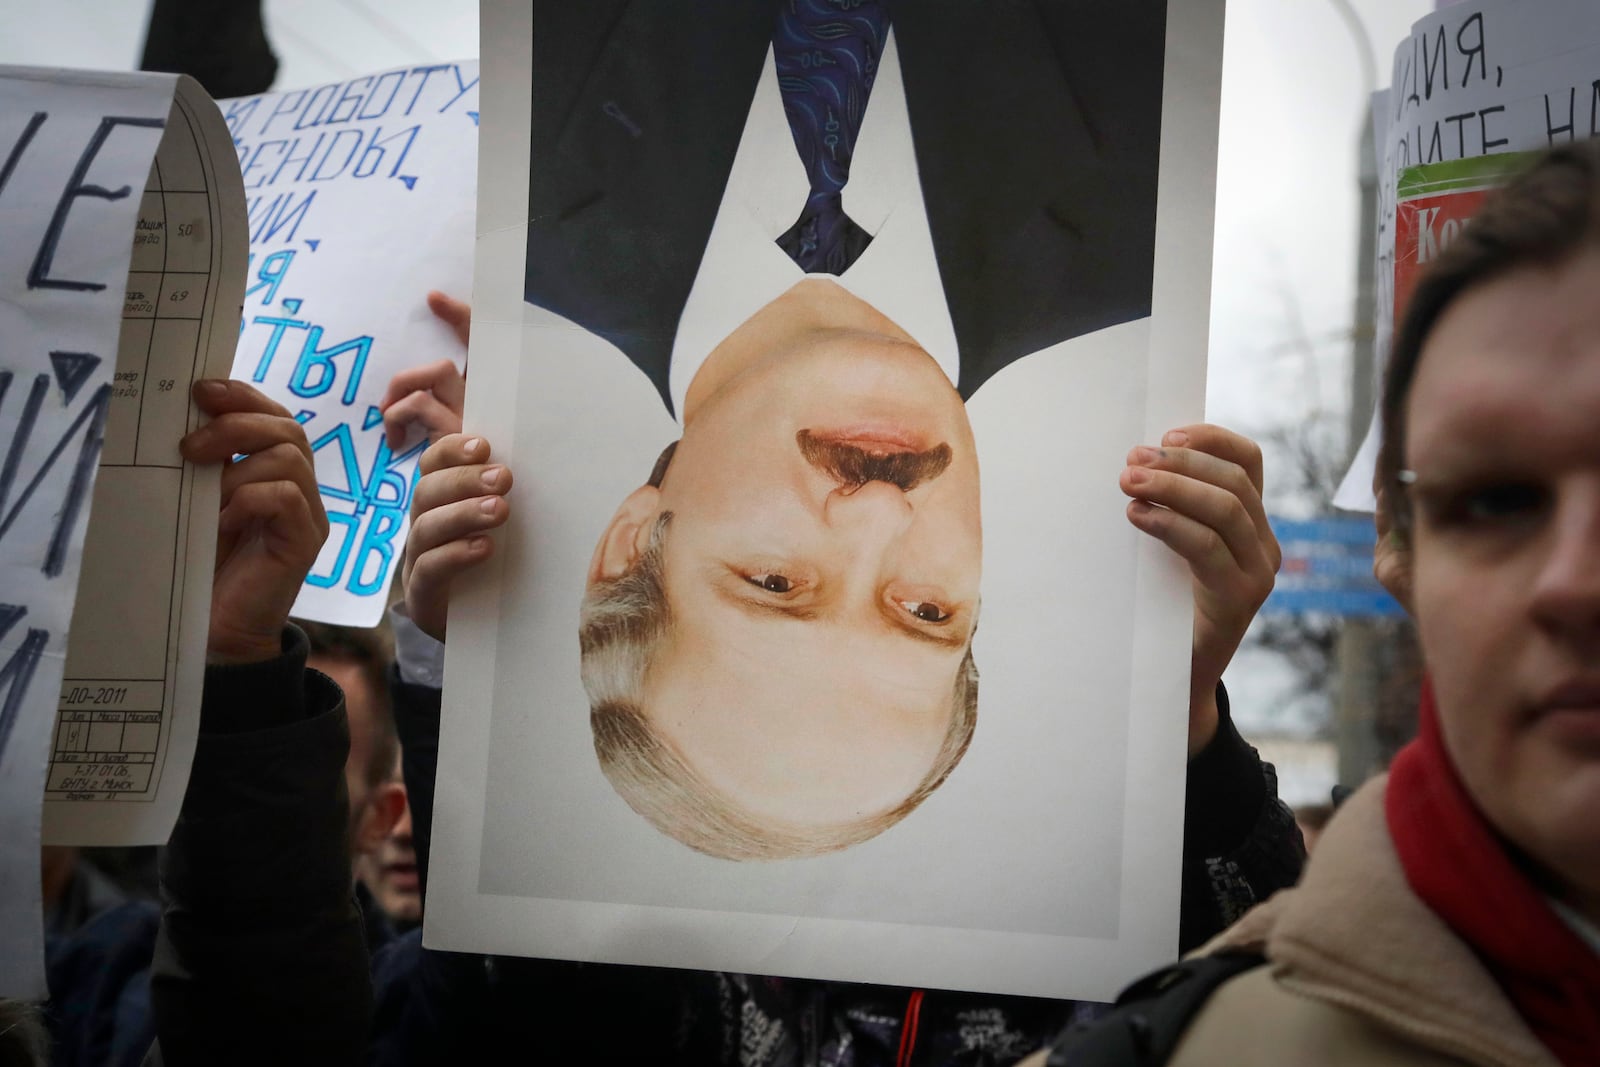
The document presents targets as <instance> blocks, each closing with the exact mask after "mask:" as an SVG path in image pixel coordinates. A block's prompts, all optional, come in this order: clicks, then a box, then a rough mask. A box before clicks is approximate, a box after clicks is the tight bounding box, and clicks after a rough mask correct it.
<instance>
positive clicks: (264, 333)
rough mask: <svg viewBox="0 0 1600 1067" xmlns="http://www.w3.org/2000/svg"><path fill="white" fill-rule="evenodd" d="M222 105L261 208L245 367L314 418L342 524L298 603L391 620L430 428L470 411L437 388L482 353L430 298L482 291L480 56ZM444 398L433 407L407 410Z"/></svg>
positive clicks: (238, 369)
mask: <svg viewBox="0 0 1600 1067" xmlns="http://www.w3.org/2000/svg"><path fill="white" fill-rule="evenodd" d="M220 106H221V108H222V113H223V117H224V118H225V119H226V120H227V123H228V132H229V133H230V134H231V135H232V136H233V141H234V147H235V150H236V151H237V153H238V156H239V169H240V171H241V174H242V176H243V179H244V189H245V197H246V206H247V208H248V211H249V220H250V274H249V278H248V283H247V286H246V288H245V302H244V310H243V315H242V321H241V322H240V326H239V348H238V352H237V353H236V355H235V359H234V365H233V376H234V377H235V378H238V379H240V380H242V381H248V382H250V383H252V384H253V385H255V386H256V387H257V388H259V389H262V390H263V391H265V392H266V393H267V395H268V396H270V397H272V398H273V399H274V400H276V401H278V402H279V403H280V404H283V405H284V406H285V407H287V408H288V409H289V410H290V411H292V412H294V413H295V417H296V418H297V419H299V420H300V423H301V425H303V426H304V427H305V431H306V437H307V439H308V440H309V441H310V443H311V451H312V453H313V454H314V455H315V456H316V461H317V484H318V486H319V488H320V489H321V491H322V503H323V507H324V508H325V509H326V510H327V512H328V521H329V522H330V523H332V529H331V531H330V533H329V535H328V539H327V541H326V542H325V543H324V544H323V547H322V554H321V556H320V557H319V558H318V559H317V562H316V565H315V566H313V567H312V568H311V573H310V574H308V575H307V576H306V581H305V584H304V585H303V586H301V589H300V596H299V597H298V598H297V599H296V600H295V605H294V614H295V616H296V617H297V618H305V619H313V620H316V621H319V622H329V623H336V624H339V625H343V626H376V625H377V624H378V621H379V620H380V619H381V618H382V617H383V611H384V608H385V607H386V606H387V604H388V602H389V586H390V581H391V579H392V578H393V576H394V573H395V571H396V570H397V569H398V567H399V563H400V560H401V559H402V558H404V552H405V542H406V533H407V530H408V528H409V525H410V509H411V487H412V485H413V483H414V482H415V480H416V467H417V457H418V456H420V455H421V454H422V451H423V449H425V448H427V446H428V432H427V431H430V430H433V429H434V427H430V426H427V425H426V424H427V422H428V421H432V422H434V423H438V422H439V419H438V417H437V416H438V415H445V416H446V417H447V418H450V419H453V417H454V416H453V415H452V414H450V413H447V412H446V411H445V410H444V405H443V404H438V403H434V401H436V400H438V399H439V397H441V396H444V395H446V393H447V391H451V390H453V389H455V388H456V387H457V383H458V382H459V378H458V377H457V376H456V366H459V365H460V364H462V363H463V362H464V360H465V356H466V353H465V350H464V348H463V347H462V344H461V341H460V340H459V339H458V338H457V337H456V336H455V335H454V333H453V332H452V330H451V329H450V327H449V326H447V325H446V324H445V322H443V321H441V320H440V319H439V318H438V317H437V316H436V315H435V314H434V313H432V312H431V311H430V310H429V302H428V294H429V292H430V290H437V291H440V292H443V293H444V294H445V295H447V296H451V297H455V298H458V299H461V300H465V299H466V298H467V296H468V295H469V292H468V290H469V289H470V288H471V285H472V265H471V264H472V260H471V255H472V192H473V185H474V181H475V179H476V176H477V174H476V166H475V164H476V152H477V139H478V69H477V64H476V63H471V62H466V63H427V64H420V65H417V66H411V67H400V68H396V69H394V70H386V71H380V72H378V73H376V74H369V75H363V76H362V77H358V78H351V79H349V80H348V81H343V82H337V83H334V84H331V85H318V86H314V87H311V88H307V89H295V90H290V91H287V92H279V93H268V94H265V95H262V96H248V97H242V98H240V99H237V100H224V101H221V102H220ZM402 372H409V374H408V380H410V381H412V382H414V383H415V384H417V385H420V386H421V387H422V388H420V389H419V390H418V391H417V393H415V394H413V395H412V397H411V399H410V400H409V401H408V402H406V403H404V404H399V405H397V404H395V403H394V401H396V400H399V399H400V397H397V396H392V395H391V394H390V392H389V386H390V384H391V382H392V381H393V380H394V378H395V376H396V375H397V374H400V373H402ZM430 385H431V386H433V388H432V389H430V388H429V386H430ZM419 401H420V402H421V404H422V405H424V406H423V407H421V408H419V407H418V402H419ZM391 407H392V408H393V410H392V411H391V410H390V408H391ZM430 408H431V409H432V410H431V414H433V415H434V417H432V418H431V420H430V419H426V418H425V419H419V420H415V421H413V422H411V424H410V425H409V426H406V425H405V422H406V420H404V419H400V418H396V416H398V415H399V414H400V413H401V412H419V411H420V412H423V413H425V414H428V413H430V412H429V411H428V409H430ZM386 412H387V413H388V414H390V415H391V421H392V422H397V423H398V424H397V425H394V426H392V427H390V426H388V425H386V423H385V419H384V416H385V414H386ZM455 414H459V410H458V411H457V412H456V413H455Z"/></svg>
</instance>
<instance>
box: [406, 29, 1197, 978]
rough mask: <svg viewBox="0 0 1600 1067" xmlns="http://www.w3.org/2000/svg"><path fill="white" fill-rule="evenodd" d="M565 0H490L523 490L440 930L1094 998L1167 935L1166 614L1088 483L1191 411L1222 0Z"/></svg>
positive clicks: (453, 673)
mask: <svg viewBox="0 0 1600 1067" xmlns="http://www.w3.org/2000/svg"><path fill="white" fill-rule="evenodd" d="M812 6H813V5H795V6H794V7H793V8H792V9H791V7H790V6H789V5H782V6H781V10H784V11H791V12H798V11H799V10H801V9H804V8H810V7H812ZM816 6H819V7H820V5H816ZM868 6H869V7H872V8H877V7H880V5H868ZM883 6H887V5H883ZM691 8H692V9H693V10H692V12H691V10H690V9H691ZM557 9H559V10H560V11H561V12H562V14H563V15H564V16H570V17H562V18H555V17H553V15H554V13H555V11H556V10H557ZM589 10H590V9H583V11H582V12H579V9H576V8H572V7H570V6H563V5H557V4H551V5H550V7H548V8H546V7H545V6H544V5H542V4H540V3H535V4H533V5H531V8H530V5H527V4H520V3H510V2H491V3H486V4H485V5H484V7H483V9H482V17H483V22H482V33H483V42H484V47H485V55H484V71H485V83H484V84H485V89H484V104H485V111H484V133H483V144H482V150H481V156H480V168H481V170H482V182H481V185H482V189H483V196H482V198H481V200H480V209H479V219H478V233H479V239H478V246H477V251H478V260H477V267H478V269H477V272H476V279H477V284H476V286H475V290H474V301H475V320H474V327H473V329H474V333H473V339H472V340H473V355H472V359H473V374H474V379H473V381H472V382H471V383H470V385H469V392H468V412H467V415H468V418H467V429H468V431H469V432H470V433H472V434H474V435H477V434H482V435H484V437H485V438H486V439H487V440H488V441H489V442H490V443H491V447H492V448H493V450H494V455H495V456H496V457H498V458H499V459H501V460H503V461H505V462H506V463H508V464H509V465H510V466H512V467H513V468H514V470H515V472H516V482H515V486H516V488H514V489H513V491H512V494H511V497H510V505H511V513H512V519H511V524H510V525H509V526H508V527H507V529H506V530H505V531H504V534H503V536H499V537H497V538H496V542H495V552H494V554H493V556H492V557H491V558H490V559H489V560H488V562H487V564H486V565H485V567H484V568H483V569H482V571H481V572H480V573H475V574H474V575H472V576H471V578H470V579H468V580H464V581H462V582H459V583H458V584H457V585H456V587H455V594H456V595H455V597H454V598H453V600H452V604H451V612H450V627H451V629H450V641H449V645H448V650H447V655H448V661H447V677H448V678H449V679H450V686H449V688H448V689H447V690H446V693H445V707H444V719H443V726H444V735H443V738H442V741H441V746H440V767H439V773H438V776H437V781H438V783H439V794H438V797H437V805H436V807H435V816H434V827H435V829H434V835H433V859H432V861H431V867H430V872H431V873H430V884H429V897H428V915H427V928H426V931H425V935H424V941H425V943H426V944H428V945H430V946H432V947H436V948H448V949H460V950H470V951H481V952H501V953H504V952H511V953H519V954H529V955H542V956H554V957H560V958H567V959H579V960H600V961H607V962H617V963H633V964H653V965H665V966H672V967H690V968H702V969H714V970H724V971H743V972H755V973H760V974H779V975H799V976H809V977H817V978H831V979H846V980H853V981H867V982H883V983H895V984H927V985H936V986H944V987H954V988H962V989H972V990H987V991H1003V992H1012V993H1027V994H1033V995H1039V996H1053V997H1071V996H1082V997H1094V998H1105V997H1108V996H1109V995H1110V994H1111V993H1113V992H1114V991H1115V990H1116V989H1117V988H1118V987H1119V986H1120V985H1121V984H1122V983H1124V982H1125V981H1126V980H1127V979H1129V978H1131V977H1132V976H1133V975H1134V974H1136V973H1137V972H1138V971H1139V970H1141V969H1142V968H1145V967H1147V966H1149V965H1151V964H1154V963H1156V962H1157V961H1159V960H1161V959H1165V958H1167V957H1169V956H1170V955H1171V954H1172V952H1173V951H1174V949H1175V947H1176V918H1177V905H1178V896H1177V889H1178V882H1179V878H1178V860H1179V855H1180V853H1181V841H1180V836H1181V835H1180V833H1179V829H1180V827H1181V823H1182V820H1181V817H1180V814H1179V813H1180V811H1181V806H1182V784H1181V783H1182V780H1183V774H1182V765H1183V758H1184V744H1183V742H1184V735H1185V731H1184V708H1185V707H1186V706H1187V703H1188V698H1187V681H1186V679H1187V662H1188V657H1189V626H1190V619H1191V618H1192V607H1193V605H1192V601H1191V600H1190V596H1189V591H1188V587H1189V580H1188V577H1187V575H1186V574H1185V572H1184V569H1183V568H1182V567H1181V566H1180V565H1179V564H1178V562H1177V560H1176V558H1175V557H1174V556H1172V555H1171V553H1170V552H1167V551H1166V550H1165V549H1164V548H1162V547H1161V546H1159V545H1157V544H1156V543H1154V542H1153V541H1150V540H1149V539H1148V538H1143V537H1141V536H1140V535H1139V534H1138V533H1137V532H1136V531H1135V530H1134V529H1132V528H1131V527H1130V526H1129V525H1128V523H1127V519H1126V516H1125V498H1123V497H1122V495H1121V493H1120V492H1119V491H1118V487H1117V472H1118V471H1119V470H1120V468H1121V465H1122V463H1123V461H1124V457H1125V456H1126V453H1127V450H1128V448H1129V446H1130V445H1132V444H1135V443H1138V442H1141V441H1145V442H1154V441H1157V440H1159V439H1160V438H1161V435H1162V433H1163V432H1164V431H1166V430H1167V429H1169V428H1171V427H1173V426H1177V425H1181V424H1183V423H1185V422H1189V421H1193V420H1195V419H1196V418H1198V416H1199V414H1200V410H1201V405H1202V399H1203V394H1204V338H1205V336H1206V317H1207V311H1208V296H1209V293H1208V285H1207V279H1208V278H1209V268H1210V238H1211V218H1212V203H1213V199H1212V191H1213V186H1214V167H1215V159H1216V141H1215V135H1216V122H1217V111H1216V108H1217V97H1218V86H1219V71H1220V47H1221V4H1220V3H1199V4H1171V5H1167V4H1162V3H1159V2H1155V0H1140V2H1138V3H1135V4H1128V5H1123V6H1121V7H1119V8H1118V11H1117V14H1116V16H1115V17H1114V18H1112V17H1109V16H1108V17H1106V18H1104V19H1089V20H1087V22H1085V21H1084V20H1083V19H1082V18H1079V17H1078V9H1077V8H1076V7H1075V6H1073V5H1069V4H1061V3H1041V4H1037V5H1035V4H1020V3H1010V2H1006V3H998V4H996V3H993V2H990V0H985V2H984V3H981V4H980V3H978V2H976V0H974V2H973V3H971V4H955V5H940V7H939V9H938V11H937V12H936V13H934V17H931V18H930V17H926V13H924V12H923V11H922V9H920V8H918V7H917V5H895V6H894V12H895V14H894V22H893V24H892V25H890V26H889V27H888V29H887V30H886V31H881V30H880V29H879V28H877V27H875V26H872V25H870V21H871V13H870V12H863V11H859V10H855V9H854V8H853V9H852V11H851V13H850V16H849V18H844V17H841V20H840V21H841V22H855V21H857V20H863V19H864V20H866V21H867V23H868V25H866V26H861V25H858V26H857V27H856V28H855V29H852V30H851V31H850V32H849V33H841V34H833V35H832V37H831V39H832V40H834V41H840V40H844V39H845V38H849V40H848V41H847V42H846V43H845V44H844V45H842V46H841V47H846V48H858V49H860V50H864V54H865V59H863V54H862V51H859V50H858V51H857V52H853V53H851V54H850V55H851V57H852V58H849V59H839V58H832V56H833V53H832V52H831V51H828V50H824V49H822V48H821V46H818V48H817V49H814V50H813V49H799V50H791V49H790V48H789V47H788V46H787V45H784V46H774V45H773V44H772V42H773V40H774V35H773V26H772V16H771V12H770V11H769V10H768V9H765V8H761V7H760V6H759V5H758V6H757V7H756V8H751V7H750V6H749V5H744V4H737V3H721V4H714V5H710V6H709V7H707V6H703V5H700V6H696V5H692V4H689V3H687V2H685V0H673V2H663V3H660V4H650V5H632V6H630V7H629V8H628V9H627V12H626V14H625V15H623V16H620V17H619V22H618V23H617V24H611V23H605V24H603V25H602V24H601V23H599V22H597V21H595V20H597V19H599V18H600V17H601V12H602V10H603V9H602V8H595V9H593V11H594V14H592V15H591V14H588V12H589ZM574 12H579V13H577V14H573V13H574ZM690 14H692V15H693V17H692V18H690V17H689V16H690ZM542 17H543V18H547V19H549V21H546V22H540V21H539V20H540V19H541V18H542ZM689 23H692V24H693V25H695V27H696V31H695V33H694V34H692V35H685V34H683V33H680V32H678V29H677V28H678V27H680V26H682V25H685V24H689ZM535 24H537V25H538V26H539V27H540V29H539V31H538V33H537V34H534V32H533V26H534V25H535ZM546 27H552V28H551V29H550V30H549V31H548V32H547V30H546ZM785 32H787V31H785ZM566 33H573V34H576V35H577V36H579V37H581V38H582V41H583V43H582V44H581V46H580V44H578V43H574V42H573V41H570V40H567V39H566V37H565V36H564V34H566ZM830 34H832V30H828V29H825V30H824V31H822V36H824V37H828V36H829V35H830ZM597 42H605V44H604V45H603V46H602V45H601V44H599V43H597ZM656 46H659V47H656ZM684 49H687V50H689V53H690V54H682V50H684ZM1090 53H1092V54H1093V56H1094V57H1095V58H1094V60H1093V61H1092V62H1091V61H1090V59H1091V56H1090ZM819 57H824V58H819ZM958 63H959V64H960V65H961V66H962V69H963V70H964V71H966V72H967V74H968V75H970V76H969V77H964V78H960V79H954V78H949V77H947V76H946V75H947V73H948V71H949V70H950V69H951V66H952V64H958ZM836 66H837V67H842V68H846V69H848V70H857V71H868V72H875V73H874V74H873V79H875V80H874V84H873V85H872V86H871V88H870V94H871V95H870V97H866V96H865V94H864V93H863V92H862V87H861V86H859V85H857V86H855V87H853V88H849V89H845V88H838V89H837V91H838V92H840V93H842V94H844V95H843V96H841V97H839V98H838V99H844V98H849V99H851V100H854V101H856V102H857V103H858V104H859V103H860V102H861V101H862V100H863V99H865V112H864V116H862V115H861V112H860V108H859V107H857V108H855V109H854V112H853V114H852V115H850V116H847V117H848V118H849V121H850V122H852V123H853V122H855V121H857V120H859V129H858V130H855V129H851V128H850V126H848V125H847V124H846V118H845V117H841V115H840V114H838V113H837V111H836V110H831V109H830V108H829V107H828V106H827V105H825V104H820V103H818V102H817V100H816V99H815V98H808V99H807V100H806V101H805V102H799V101H797V100H796V99H795V98H794V97H793V95H792V94H794V93H800V92H809V91H810V90H811V88H812V87H813V86H814V84H815V82H814V80H813V79H812V77H811V75H812V74H813V73H816V72H818V71H820V70H821V68H825V67H836ZM1063 67H1065V69H1063ZM530 72H531V73H530ZM686 72H693V76H692V77H688V76H685V75H686ZM873 79H869V80H873ZM957 83H959V84H960V90H959V92H955V91H952V90H951V87H952V86H953V85H955V84H957ZM824 91H831V90H824ZM791 105H792V106H791ZM1085 107H1089V108H1091V110H1092V113H1091V114H1089V115H1087V116H1086V115H1085V113H1084V111H1083V108H1085ZM796 112H799V113H801V114H799V115H797V114H795V113H796ZM807 116H810V117H812V118H815V120H816V122H815V125H814V126H812V127H810V128H809V132H807V133H802V132H800V131H799V130H798V129H797V126H800V127H804V126H805V123H806V122H807V121H808V119H807ZM1000 116H1003V117H1004V119H1005V121H1004V122H997V121H996V119H997V117H1000ZM1091 128H1092V130H1093V131H1099V132H1098V133H1096V132H1091ZM1102 134H1103V135H1105V136H1106V137H1107V138H1109V139H1108V140H1103V141H1102V140H1100V139H1099V138H1100V136H1101V135H1102ZM1091 144H1093V145H1094V147H1091ZM957 145H959V146H960V148H961V151H960V152H959V153H956V155H957V156H958V157H959V158H954V159H953V158H952V157H951V151H950V150H951V149H952V147H953V146H957ZM812 146H816V147H817V151H816V152H811V151H809V150H808V149H809V148H810V147H812ZM797 147H798V148H800V149H801V151H797ZM847 156H848V157H851V158H850V159H849V161H848V167H849V170H848V175H847V176H845V175H842V174H840V173H838V172H834V173H833V174H832V175H831V176H830V174H829V170H830V166H831V164H832V163H834V162H839V161H840V160H843V159H844V158H845V157H847ZM1158 160H1159V164H1158ZM846 181H847V182H848V184H847V185H844V183H845V182H846ZM830 183H831V185H830ZM839 185H844V188H843V193H842V210H843V216H844V217H841V216H840V215H839V214H838V213H837V209H838V208H839V207H840V204H841V201H840V199H839V198H838V197H837V196H835V195H834V194H836V193H837V192H838V188H837V187H838V186H839ZM830 188H831V189H832V190H833V191H832V192H831V193H830V192H829V189H830ZM819 190H820V192H819ZM1062 190H1070V193H1069V194H1068V195H1062ZM1058 198H1059V199H1058ZM803 205H809V206H803ZM797 215H798V221H797ZM963 242H968V244H963ZM769 329H770V330H771V331H773V332H771V333H768V332H767V331H768V330H769ZM763 338H765V339H764V340H763ZM791 342H792V346H791ZM834 342H840V343H841V344H842V345H843V347H842V348H838V347H834ZM858 346H859V347H858ZM780 351H781V352H784V353H786V354H789V355H793V356H794V357H795V358H794V359H792V360H791V359H788V358H785V359H782V360H780V359H778V358H776V356H775V355H774V353H777V352H780ZM769 356H770V357H771V358H770V359H769V358H768V357H769ZM752 361H753V363H754V364H755V365H759V366H760V367H761V368H762V369H761V370H760V371H759V372H757V371H755V370H753V369H752V365H753V364H752ZM736 364H737V365H739V366H741V367H742V368H743V369H741V370H739V371H737V372H734V371H729V370H728V368H730V367H732V366H734V365H736ZM751 374H753V375H756V376H757V377H759V378H761V382H760V384H759V385H755V384H752V385H751V386H750V387H749V388H747V389H746V388H742V387H741V388H734V387H733V386H732V385H731V384H729V383H730V382H732V381H734V380H740V381H743V382H746V383H753V382H755V381H756V378H752V377H746V375H751ZM725 375H726V376H725ZM730 390H731V391H730ZM718 411H720V412H721V414H720V415H717V414H713V413H714V412H718ZM718 427H721V429H720V430H719V428H718ZM674 441H677V442H678V443H677V444H676V445H674V444H673V442H674ZM664 448H665V451H664ZM658 457H659V459H658ZM858 461H859V462H858ZM980 465H981V467H982V482H981V488H980V485H979V481H978V477H977V468H978V467H979V466H980ZM652 468H654V471H655V473H653V474H652V473H651V472H652ZM846 468H851V469H853V470H855V473H851V472H850V470H847V469H846ZM619 501H621V502H622V503H621V504H620V506H619ZM980 512H981V520H980V517H979V513H980ZM716 538H724V539H725V540H723V541H720V542H718V543H717V544H715V545H713V544H712V541H713V540H715V539H716ZM741 538H742V540H740V539H741ZM708 539H710V540H708ZM730 546H731V547H730ZM724 548H727V549H728V550H729V551H730V552H732V553H733V554H734V555H737V557H738V558H737V559H734V558H727V559H723V560H720V561H718V559H717V556H718V553H719V552H721V551H722V550H723V549H724ZM685 560H692V562H688V563H686V562H684V561H685ZM685 568H688V569H687V570H685ZM852 568H856V569H852ZM980 572H981V577H980ZM980 581H981V598H982V615H983V622H982V627H981V628H978V629H977V630H976V635H975V636H974V628H975V623H976V617H977V612H978V599H979V583H980ZM684 583H688V584H687V585H686V584H684ZM630 588H631V589H632V590H633V592H629V591H628V590H629V589H630ZM663 605H664V606H665V607H664V610H663ZM646 614H649V615H651V618H645V617H644V616H645V615H646ZM580 631H581V633H580ZM712 631H716V632H712ZM664 634H669V635H670V639H668V643H667V644H665V645H663V644H661V643H659V642H660V641H661V640H663V635H664ZM640 639H643V640H645V641H652V640H654V641H657V642H658V643H656V644H654V645H652V647H650V648H648V649H645V650H644V651H642V652H639V651H635V650H633V649H632V648H631V647H625V646H631V645H634V644H637V642H638V641H639V640H640ZM1135 650H1137V652H1135ZM641 659H643V660H644V661H645V662H646V664H647V666H645V667H641V666H640V661H641ZM978 672H981V678H982V684H981V691H980V688H979V686H978V680H977V674H978ZM646 690H648V692H646ZM608 692H609V693H610V695H609V696H608V695H606V694H607V693H608ZM674 701H681V702H680V703H678V704H676V705H675V706H676V707H677V712H678V713H674V712H672V711H671V710H667V706H668V705H673V702H674ZM797 713H798V714H797ZM701 727H704V729H700V728H701ZM658 731H659V732H658ZM663 734H667V735H670V736H666V737H665V738H663V736H662V735H663ZM619 737H620V738H621V739H622V743H621V744H620V746H619V745H618V744H616V743H615V742H616V741H617V739H618V738H619ZM635 756H643V757H644V758H643V759H642V760H641V759H635V758H634V757H635ZM657 757H659V758H657Z"/></svg>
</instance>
